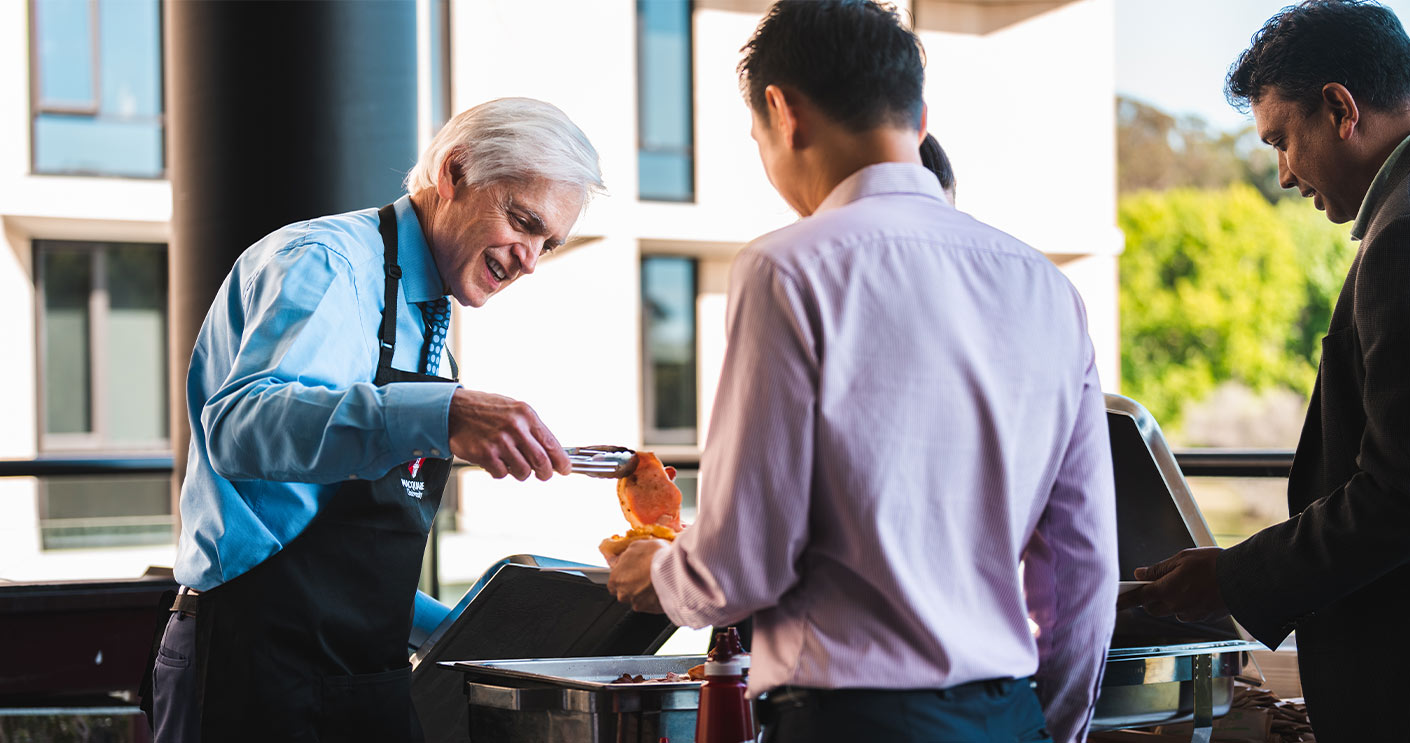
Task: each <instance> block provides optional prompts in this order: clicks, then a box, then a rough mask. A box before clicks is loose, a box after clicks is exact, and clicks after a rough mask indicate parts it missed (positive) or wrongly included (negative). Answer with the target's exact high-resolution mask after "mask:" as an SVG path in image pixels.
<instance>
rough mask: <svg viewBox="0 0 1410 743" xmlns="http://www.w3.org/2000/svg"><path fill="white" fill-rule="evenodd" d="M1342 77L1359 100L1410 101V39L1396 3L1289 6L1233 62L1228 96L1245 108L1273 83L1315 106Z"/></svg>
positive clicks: (1384, 106)
mask: <svg viewBox="0 0 1410 743" xmlns="http://www.w3.org/2000/svg"><path fill="white" fill-rule="evenodd" d="M1327 83H1341V84H1342V85H1345V86H1346V89H1347V90H1349V91H1351V94H1352V95H1353V96H1355V97H1356V101H1357V103H1360V104H1362V105H1368V106H1370V107H1372V108H1376V109H1379V110H1382V111H1388V110H1392V109H1395V108H1398V107H1400V106H1401V105H1403V104H1404V103H1405V102H1406V101H1407V99H1410V38H1407V37H1406V35H1405V28H1404V27H1402V26H1401V25H1400V20H1399V19H1397V18H1396V17H1395V13H1393V12H1391V11H1390V9H1388V8H1386V7H1384V6H1382V5H1380V4H1379V3H1375V2H1368V1H1366V0H1307V1H1306V2H1303V3H1301V4H1299V5H1293V6H1289V7H1286V8H1283V9H1282V10H1281V11H1279V12H1278V14H1277V15H1275V16H1273V17H1272V18H1270V19H1268V22H1267V23H1265V24H1263V28H1261V29H1259V30H1258V33H1256V34H1254V35H1253V43H1252V45H1251V46H1249V48H1248V49H1245V50H1244V52H1243V54H1240V55H1239V58H1238V60H1236V61H1235V62H1234V64H1233V66H1231V67H1230V68H1229V77H1228V78H1227V79H1226V80H1225V83H1224V97H1225V98H1227V99H1228V100H1229V104H1230V105H1232V106H1233V107H1234V108H1237V109H1238V110H1240V111H1243V112H1245V113H1247V112H1248V110H1249V105H1250V104H1252V103H1257V102H1258V100H1259V99H1260V98H1262V97H1263V95H1264V94H1266V93H1267V92H1268V91H1269V89H1276V90H1277V91H1278V93H1279V94H1281V95H1282V96H1283V97H1284V98H1287V99H1288V100H1291V101H1296V102H1298V103H1299V104H1301V105H1302V108H1303V110H1305V111H1309V112H1310V111H1312V110H1313V109H1315V108H1317V106H1318V105H1319V103H1320V101H1321V99H1322V87H1323V86H1325V85H1326V84H1327Z"/></svg>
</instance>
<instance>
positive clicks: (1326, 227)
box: [1276, 199, 1356, 392]
mask: <svg viewBox="0 0 1410 743" xmlns="http://www.w3.org/2000/svg"><path fill="white" fill-rule="evenodd" d="M1276 210H1277V214H1278V219H1279V220H1280V221H1282V223H1283V224H1285V225H1287V227H1288V230H1289V232H1291V233H1292V235H1293V243H1294V244H1295V245H1296V246H1297V265H1298V268H1299V269H1301V271H1302V275H1303V282H1304V291H1305V293H1306V300H1305V303H1304V305H1303V309H1302V315H1301V316H1300V317H1299V318H1298V323H1297V324H1298V332H1297V333H1295V334H1294V335H1293V336H1292V337H1291V338H1290V339H1289V340H1290V341H1291V343H1292V345H1291V346H1289V348H1288V350H1289V351H1290V352H1291V353H1293V354H1295V355H1297V356H1300V357H1302V358H1305V359H1307V360H1308V362H1309V363H1311V364H1312V366H1313V368H1316V366H1317V361H1318V359H1319V358H1321V355H1322V336H1324V335H1326V334H1327V326H1328V325H1330V324H1331V320H1332V307H1333V306H1335V305H1336V302H1337V295H1339V294H1340V293H1341V286H1342V284H1343V283H1344V282H1345V281H1346V272H1347V270H1348V269H1349V268H1350V267H1351V259H1352V258H1353V257H1354V256H1355V255H1356V243H1354V242H1352V241H1351V225H1350V224H1332V223H1331V222H1329V221H1327V216H1326V215H1325V214H1323V213H1322V212H1320V211H1317V207H1315V206H1313V205H1312V201H1311V200H1309V199H1286V200H1283V201H1280V202H1278V205H1277V207H1276ZM1307 389H1308V391H1309V392H1310V391H1311V387H1310V386H1309V387H1308V388H1307Z"/></svg>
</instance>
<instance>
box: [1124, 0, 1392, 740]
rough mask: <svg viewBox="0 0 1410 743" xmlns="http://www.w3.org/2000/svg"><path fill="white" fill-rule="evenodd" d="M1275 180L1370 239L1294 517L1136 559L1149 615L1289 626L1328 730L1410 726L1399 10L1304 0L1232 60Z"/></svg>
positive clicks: (1364, 244) (1301, 456)
mask: <svg viewBox="0 0 1410 743" xmlns="http://www.w3.org/2000/svg"><path fill="white" fill-rule="evenodd" d="M1226 92H1227V95H1228V97H1229V100H1230V102H1231V103H1234V104H1235V105H1236V106H1244V105H1251V107H1252V110H1253V116H1254V119H1255V121H1256V122H1257V125H1258V134H1259V137H1260V138H1261V139H1262V140H1263V141H1264V142H1266V143H1267V144H1268V145H1270V146H1272V147H1273V148H1274V149H1275V150H1277V152H1278V177H1279V182H1280V183H1281V184H1282V185H1283V187H1284V188H1297V189H1298V191H1299V192H1301V193H1302V195H1303V196H1304V197H1310V198H1312V199H1313V200H1314V203H1315V204H1316V205H1317V208H1318V209H1322V210H1324V211H1325V212H1326V213H1327V218H1328V219H1330V220H1331V221H1333V222H1336V223H1344V222H1348V221H1351V220H1353V219H1355V220H1356V223H1355V226H1354V227H1353V228H1352V237H1353V238H1356V239H1359V240H1360V241H1361V244H1360V246H1359V250H1358V251H1357V254H1356V258H1355V260H1354V261H1353V262H1352V264H1351V271H1350V273H1349V274H1348V275H1347V278H1346V284H1345V286H1344V287H1343V288H1342V292H1341V296H1340V297H1339V298H1338V299H1337V303H1336V307H1335V309H1334V311H1333V313H1332V319H1331V328H1330V329H1329V330H1328V332H1327V337H1326V338H1324V339H1323V341H1322V361H1321V366H1320V368H1319V369H1318V372H1317V385H1316V388H1315V389H1314V390H1313V393H1312V401H1311V404H1310V406H1309V408H1308V412H1307V422H1306V424H1305V425H1304V427H1303V430H1302V438H1301V440H1300V441H1299V442H1298V446H1297V456H1296V457H1295V459H1294V461H1293V467H1292V471H1291V473H1290V474H1289V477H1288V508H1289V513H1290V514H1292V517H1291V518H1289V519H1288V520H1287V521H1284V522H1282V523H1280V524H1275V525H1273V526H1270V527H1268V528H1267V529H1264V530H1263V531H1261V532H1259V533H1257V534H1255V535H1253V536H1252V537H1250V538H1249V539H1247V540H1246V541H1244V542H1243V543H1241V544H1238V545H1236V546H1234V547H1230V548H1229V549H1226V550H1219V549H1217V548H1203V549H1193V550H1185V551H1184V552H1181V553H1179V554H1177V555H1175V556H1174V557H1171V558H1170V559H1167V560H1165V561H1163V562H1161V563H1159V564H1157V565H1154V566H1151V567H1149V568H1144V569H1142V570H1138V571H1137V573H1136V577H1137V578H1142V579H1148V580H1154V581H1155V582H1154V583H1152V584H1151V585H1149V586H1146V587H1145V588H1144V589H1143V590H1142V591H1141V594H1140V596H1139V601H1140V602H1141V603H1142V604H1143V605H1144V607H1145V608H1146V610H1147V611H1150V612H1152V613H1154V614H1175V615H1176V616H1177V617H1179V618H1181V619H1184V620H1199V619H1204V618H1208V617H1212V616H1216V615H1222V614H1225V613H1232V614H1233V616H1234V618H1235V619H1237V620H1238V621H1239V622H1240V623H1241V624H1242V625H1243V626H1244V627H1245V628H1246V629H1247V630H1248V631H1249V632H1250V633H1251V634H1253V636H1254V637H1256V638H1257V639H1258V640H1260V641H1261V642H1263V643H1264V644H1265V645H1267V646H1269V647H1276V646H1277V645H1278V644H1279V643H1281V642H1282V641H1283V639H1284V638H1285V637H1287V635H1288V634H1289V633H1291V632H1292V631H1293V630H1296V631H1297V636H1298V661H1299V666H1300V669H1301V672H1302V685H1303V691H1304V693H1305V695H1306V697H1307V704H1308V711H1309V713H1310V715H1311V718H1312V726H1313V728H1314V729H1315V731H1316V735H1317V740H1318V741H1319V743H1341V742H1342V741H1392V740H1401V741H1403V740H1407V739H1410V732H1407V729H1406V727H1405V725H1404V722H1403V720H1402V719H1401V715H1400V714H1398V713H1397V711H1398V710H1399V709H1400V708H1401V706H1402V705H1404V700H1405V698H1406V696H1407V692H1410V675H1407V673H1406V669H1407V668H1410V646H1407V644H1406V643H1405V642H1404V640H1403V638H1401V637H1400V635H1401V634H1402V633H1403V631H1404V629H1403V628H1404V622H1405V617H1406V616H1407V615H1410V567H1408V566H1407V563H1410V153H1406V149H1407V147H1406V145H1407V144H1410V38H1407V36H1406V33H1405V30H1404V28H1403V27H1402V26H1401V24H1400V22H1399V20H1397V19H1396V17H1395V15H1394V14H1393V13H1391V11H1389V10H1387V9H1386V8H1384V7H1381V6H1380V5H1377V4H1374V3H1370V2H1363V1H1361V0H1308V2H1304V3H1302V4H1300V5H1297V6H1295V7H1291V8H1287V9H1285V10H1284V11H1282V12H1281V13H1279V14H1278V15H1276V16H1274V17H1273V18H1272V19H1271V20H1269V21H1268V22H1267V23H1266V24H1265V25H1264V26H1263V28H1262V30H1260V31H1259V32H1258V34H1257V35H1255V36H1254V39H1253V45H1252V46H1251V47H1250V48H1249V49H1248V50H1246V51H1245V52H1244V53H1243V55H1242V56H1241V57H1240V58H1239V60H1238V61H1237V63H1236V64H1235V65H1234V67H1233V68H1232V69H1231V71H1230V72H1229V78H1228V82H1227V86H1226Z"/></svg>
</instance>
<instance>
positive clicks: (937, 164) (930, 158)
mask: <svg viewBox="0 0 1410 743" xmlns="http://www.w3.org/2000/svg"><path fill="white" fill-rule="evenodd" d="M920 164H921V165H924V166H925V167H926V168H927V169H928V170H930V172H932V173H934V174H935V177H936V178H938V179H939V180H940V189H941V190H942V191H946V192H948V191H950V190H952V189H953V188H954V187H955V169H954V168H952V167H950V158H949V157H948V156H946V155H945V148H944V147H941V146H940V141H939V140H937V139H936V138H935V135H934V134H926V135H925V141H923V142H921V143H920Z"/></svg>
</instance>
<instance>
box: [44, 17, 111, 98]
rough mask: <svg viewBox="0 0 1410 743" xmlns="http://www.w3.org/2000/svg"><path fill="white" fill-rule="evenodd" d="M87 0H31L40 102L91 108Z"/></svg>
mask: <svg viewBox="0 0 1410 743" xmlns="http://www.w3.org/2000/svg"><path fill="white" fill-rule="evenodd" d="M91 9H92V6H91V5H90V4H89V0H35V3H34V31H35V37H36V38H35V39H34V42H33V43H34V44H35V51H36V57H37V61H38V63H39V95H38V99H39V100H40V102H41V104H42V105H45V106H52V107H62V108H82V109H91V108H93V107H94V105H95V103H96V98H97V96H96V95H95V94H94V89H93V86H94V81H93V25H92V24H93V19H92V17H90V15H89V11H90V10H91Z"/></svg>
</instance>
